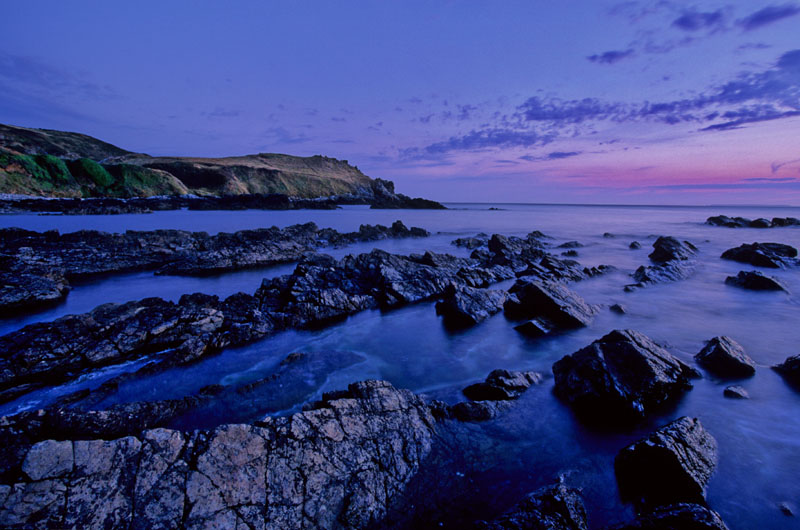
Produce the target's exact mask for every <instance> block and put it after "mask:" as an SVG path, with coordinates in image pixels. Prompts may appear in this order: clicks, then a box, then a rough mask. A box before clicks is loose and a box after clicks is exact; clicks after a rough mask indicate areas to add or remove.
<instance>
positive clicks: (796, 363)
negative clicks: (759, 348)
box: [772, 355, 800, 387]
mask: <svg viewBox="0 0 800 530" xmlns="http://www.w3.org/2000/svg"><path fill="white" fill-rule="evenodd" d="M772 369H773V370H775V371H776V372H778V373H779V374H780V375H781V376H782V377H783V378H784V379H785V380H786V381H787V382H788V383H789V384H791V385H794V386H796V387H800V355H793V356H791V357H787V358H786V360H785V361H783V362H782V363H781V364H777V365H775V366H773V367H772Z"/></svg>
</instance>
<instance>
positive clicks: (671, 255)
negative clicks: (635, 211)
mask: <svg viewBox="0 0 800 530" xmlns="http://www.w3.org/2000/svg"><path fill="white" fill-rule="evenodd" d="M696 252H697V247H695V246H694V245H692V244H691V243H689V242H688V241H679V240H677V239H675V238H674V237H670V236H660V237H659V238H658V239H656V241H655V243H653V252H651V253H650V254H649V255H648V257H649V258H650V259H651V260H652V261H655V262H656V263H665V262H667V261H675V260H687V259H689V258H690V257H692V256H693V255H694V254H695V253H696Z"/></svg>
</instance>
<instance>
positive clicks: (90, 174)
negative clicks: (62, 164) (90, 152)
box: [67, 158, 114, 194]
mask: <svg viewBox="0 0 800 530" xmlns="http://www.w3.org/2000/svg"><path fill="white" fill-rule="evenodd" d="M67 167H69V170H70V171H71V172H72V175H73V176H74V177H75V179H76V180H78V182H81V181H83V182H81V183H86V184H88V183H89V182H87V179H88V181H90V182H91V183H93V184H94V185H95V186H96V187H97V188H99V190H98V191H102V190H105V189H106V188H110V187H111V186H112V185H113V184H114V177H113V176H111V173H109V172H108V171H106V168H104V167H103V166H101V165H100V164H98V163H97V162H95V161H94V160H89V159H88V158H79V159H77V160H73V161H71V162H69V163H68V165H67ZM101 194H102V193H101Z"/></svg>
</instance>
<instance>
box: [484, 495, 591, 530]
mask: <svg viewBox="0 0 800 530" xmlns="http://www.w3.org/2000/svg"><path fill="white" fill-rule="evenodd" d="M588 528H589V527H588V524H587V522H586V509H585V508H584V506H583V500H582V499H581V496H580V493H579V491H578V490H577V489H575V488H570V487H567V486H566V485H564V484H563V483H560V484H557V485H554V486H546V487H544V488H541V489H538V490H536V491H534V492H533V493H530V494H529V495H528V496H527V497H525V498H524V499H523V500H522V501H520V502H519V503H518V504H517V505H516V506H514V507H513V508H512V509H511V510H509V511H508V513H505V514H503V515H502V516H500V517H498V518H497V519H495V520H493V521H490V522H486V521H479V522H478V523H476V524H475V529H476V530H477V529H480V530H520V529H530V530H587V529H588Z"/></svg>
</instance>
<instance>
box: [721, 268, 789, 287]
mask: <svg viewBox="0 0 800 530" xmlns="http://www.w3.org/2000/svg"><path fill="white" fill-rule="evenodd" d="M725 283H726V284H727V285H733V286H736V287H741V288H742V289H750V290H752V291H787V289H786V287H784V286H783V284H781V282H779V281H778V280H777V279H776V278H774V277H772V276H766V275H764V274H762V273H761V272H759V271H739V274H737V275H736V276H728V277H727V278H725Z"/></svg>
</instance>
